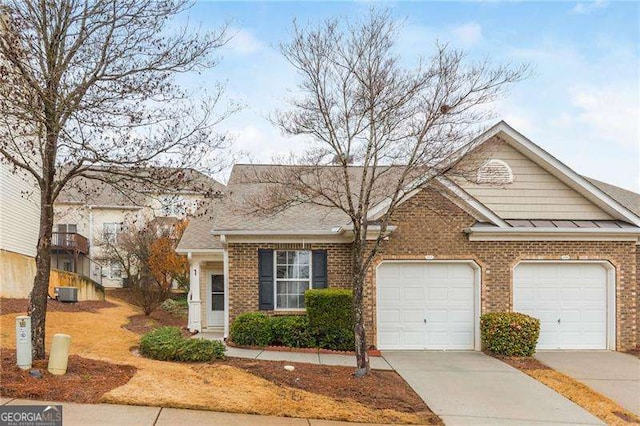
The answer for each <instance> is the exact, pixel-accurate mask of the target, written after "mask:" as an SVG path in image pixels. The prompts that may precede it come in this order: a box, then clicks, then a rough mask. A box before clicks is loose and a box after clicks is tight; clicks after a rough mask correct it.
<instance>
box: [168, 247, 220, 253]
mask: <svg viewBox="0 0 640 426" xmlns="http://www.w3.org/2000/svg"><path fill="white" fill-rule="evenodd" d="M175 251H176V253H178V254H186V255H189V253H193V254H207V253H212V254H213V253H222V252H223V249H221V248H214V249H187V248H182V249H176V250H175Z"/></svg>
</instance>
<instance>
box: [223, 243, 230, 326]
mask: <svg viewBox="0 0 640 426" xmlns="http://www.w3.org/2000/svg"><path fill="white" fill-rule="evenodd" d="M222 259H223V267H224V337H225V338H226V337H228V336H229V252H228V251H227V248H225V249H224V252H223V258H222Z"/></svg>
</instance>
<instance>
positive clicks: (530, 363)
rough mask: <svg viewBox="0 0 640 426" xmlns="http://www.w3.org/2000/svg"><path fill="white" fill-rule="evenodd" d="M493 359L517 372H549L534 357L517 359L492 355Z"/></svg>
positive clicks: (548, 368) (545, 366)
mask: <svg viewBox="0 0 640 426" xmlns="http://www.w3.org/2000/svg"><path fill="white" fill-rule="evenodd" d="M493 356H494V357H495V358H498V359H499V360H500V361H503V362H505V363H507V364H509V365H510V366H512V367H513V368H517V369H518V370H551V368H550V367H548V366H547V365H545V364H543V363H541V362H540V361H538V360H537V359H535V358H534V357H519V356H499V355H493Z"/></svg>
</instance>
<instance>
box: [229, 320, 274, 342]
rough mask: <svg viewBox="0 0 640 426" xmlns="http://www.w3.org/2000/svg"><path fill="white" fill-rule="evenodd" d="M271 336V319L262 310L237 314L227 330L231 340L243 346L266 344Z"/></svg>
mask: <svg viewBox="0 0 640 426" xmlns="http://www.w3.org/2000/svg"><path fill="white" fill-rule="evenodd" d="M272 337H273V332H272V329H271V321H270V319H269V317H268V316H267V315H265V314H263V313H262V312H249V313H246V314H241V315H238V316H237V317H236V319H235V320H234V321H233V324H231V329H230V330H229V338H230V339H231V341H232V342H233V343H235V344H237V345H243V346H268V345H269V344H271V341H272Z"/></svg>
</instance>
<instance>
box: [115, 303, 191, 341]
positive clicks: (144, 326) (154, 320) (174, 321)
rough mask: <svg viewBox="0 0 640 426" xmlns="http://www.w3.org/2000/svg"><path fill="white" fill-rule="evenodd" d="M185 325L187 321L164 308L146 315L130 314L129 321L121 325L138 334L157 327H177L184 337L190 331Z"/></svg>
mask: <svg viewBox="0 0 640 426" xmlns="http://www.w3.org/2000/svg"><path fill="white" fill-rule="evenodd" d="M186 325H187V321H186V320H185V319H184V318H178V317H176V316H175V315H171V314H170V313H169V312H167V311H165V310H164V309H162V308H158V309H156V310H155V311H153V312H152V313H151V315H148V316H147V315H144V314H139V315H133V316H130V317H129V322H128V323H127V324H125V325H123V327H124V328H126V329H127V330H129V331H133V332H134V333H136V334H140V335H142V334H145V333H148V332H150V331H151V330H154V329H156V328H159V327H164V326H172V327H179V328H180V330H182V334H183V335H184V336H185V337H189V336H191V333H190V332H189V331H188V330H187V329H186Z"/></svg>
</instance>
